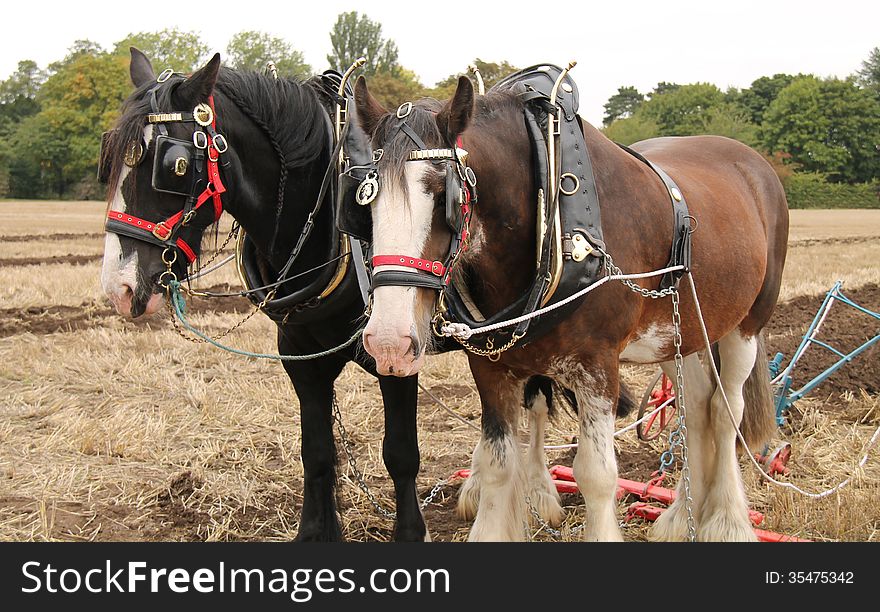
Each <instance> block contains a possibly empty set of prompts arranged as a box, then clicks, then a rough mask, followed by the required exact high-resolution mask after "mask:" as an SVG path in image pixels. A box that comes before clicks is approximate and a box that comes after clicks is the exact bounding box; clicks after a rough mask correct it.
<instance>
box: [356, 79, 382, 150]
mask: <svg viewBox="0 0 880 612" xmlns="http://www.w3.org/2000/svg"><path fill="white" fill-rule="evenodd" d="M354 105H355V108H356V109H357V116H358V120H359V121H360V123H361V129H363V130H364V132H366V133H367V134H369V135H370V136H372V135H373V132H375V131H376V126H377V125H379V120H380V119H382V117H384V116H385V115H387V114H388V111H387V110H385V107H384V106H382V105H381V104H379V101H378V100H376V98H374V97H373V94H371V93H370V90H369V89H367V79H365V78H364V77H363V75H361V76H359V77H358V79H357V82H356V83H355V84H354Z"/></svg>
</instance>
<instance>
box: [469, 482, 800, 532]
mask: <svg viewBox="0 0 880 612" xmlns="http://www.w3.org/2000/svg"><path fill="white" fill-rule="evenodd" d="M470 474H471V471H470V470H458V471H457V472H455V474H453V475H452V477H453V479H456V478H461V479H465V478H468V477H470ZM550 477H551V479H552V481H553V485H554V486H555V487H556V490H557V491H558V492H560V493H579V492H580V490H579V489H578V486H577V483H576V482H575V480H574V472H573V471H572V469H571V468H570V467H565V466H563V465H554V466H553V467H551V468H550ZM661 481H662V476H660V477H657V478H654V479H653V480H650V481H648V482H637V481H635V480H627V479H626V478H618V479H617V499H618V500H622V499H624V498H625V497H626V496H627V495H635V496H636V497H638V498H639V501H637V502H634V503H632V504H630V506H629V508H628V509H627V513H626V518H624V521H626V522H629V521H631V520H633V519H634V518H637V517H638V518H642V519H645V520H648V521H654V520H657V518H658V517H659V516H660V515H661V514H663V512H665V511H666V508H662V507H660V506H655V505H653V504H651V503H648V501H655V502H660V503H662V504H666V505H667V506H668V505H669V504H671V503H672V502H673V501H675V491H673V490H672V489H668V488H666V487H662V486H660V484H659V483H660V482H661ZM749 520H750V521H751V523H752V526H753V527H754V529H755V535H756V536H757V538H758V540H760V541H761V542H809V541H810V540H804V539H802V538H797V537H794V536H789V535H785V534H781V533H776V532H774V531H766V530H764V529H758V527H757V526H758V525H760V524H761V523H763V522H764V515H763V514H762V513H760V512H758V511H756V510H749Z"/></svg>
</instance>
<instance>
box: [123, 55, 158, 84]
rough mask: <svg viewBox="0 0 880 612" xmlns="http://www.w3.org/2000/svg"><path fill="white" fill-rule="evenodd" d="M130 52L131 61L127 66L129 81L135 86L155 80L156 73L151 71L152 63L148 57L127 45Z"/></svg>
mask: <svg viewBox="0 0 880 612" xmlns="http://www.w3.org/2000/svg"><path fill="white" fill-rule="evenodd" d="M128 51H129V52H130V53H131V62H130V63H129V66H128V72H129V74H130V75H131V82H132V83H134V86H135V87H140V86H141V85H144V84H146V83H149V82H150V81H155V80H156V73H155V72H153V65H152V64H151V63H150V60H149V58H147V56H146V55H144V54H143V52H142V51H141V50H140V49H138V48H136V47H129V48H128Z"/></svg>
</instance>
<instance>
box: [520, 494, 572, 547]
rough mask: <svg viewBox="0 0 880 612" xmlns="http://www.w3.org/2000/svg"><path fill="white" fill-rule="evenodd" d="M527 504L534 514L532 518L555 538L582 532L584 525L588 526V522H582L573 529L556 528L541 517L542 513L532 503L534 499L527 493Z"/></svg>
mask: <svg viewBox="0 0 880 612" xmlns="http://www.w3.org/2000/svg"><path fill="white" fill-rule="evenodd" d="M526 505H527V506H528V507H529V514H531V515H532V518H533V519H535V522H536V523H538V526H539V527H540V528H541V529H543V530H544V531H546V532H547V533H549V534H550V535H551V536H553V537H554V538H565V537H567V536H573V535H576V534H577V533H580V532H581V531H582V530H583V529H584V527H586V526H587V524H586V523H581V524H580V525H575V526H574V527H572V528H571V529H556V528H554V527H551V526H550V524H549V523H548V522H547V521H545V520H544V519H543V518H541V515H540V514H538V511H537V510H536V509H535V506H534V504H532V499H531V498H530V497H529V496H528V495H526Z"/></svg>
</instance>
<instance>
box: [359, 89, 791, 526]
mask: <svg viewBox="0 0 880 612" xmlns="http://www.w3.org/2000/svg"><path fill="white" fill-rule="evenodd" d="M355 99H356V103H357V112H358V115H359V117H360V119H361V123H362V125H363V126H364V128H365V129H366V131H367V132H368V133H369V134H370V135H371V137H372V140H373V146H374V148H375V149H382V150H383V154H382V157H381V159H380V160H379V162H378V171H379V183H380V184H381V186H382V187H381V189H380V190H379V193H378V197H376V199H375V200H374V201H373V202H372V204H371V206H372V217H373V234H374V249H375V253H376V254H379V255H383V254H403V255H406V256H409V257H414V258H424V260H428V261H432V260H440V261H442V260H443V258H444V257H446V253H447V250H448V249H449V248H450V247H449V245H450V228H449V225H448V223H446V222H444V220H445V216H444V210H443V203H444V202H445V201H446V194H445V190H446V185H447V181H446V177H445V173H446V172H451V171H452V168H453V167H454V166H450V165H446V168H445V170H444V168H443V167H442V166H441V165H438V164H436V163H432V162H431V161H430V160H424V161H420V160H418V159H417V158H418V156H415V157H416V159H415V160H413V158H412V157H411V156H410V153H411V152H412V151H413V150H414V149H419V148H421V149H428V148H434V147H438V148H439V147H446V148H453V147H455V146H456V145H458V146H459V147H462V148H463V149H465V150H467V151H468V157H467V164H468V166H469V167H470V168H471V169H472V170H473V172H474V174H475V175H476V177H477V178H478V179H479V194H480V198H479V202H478V203H477V204H476V206H475V207H474V210H473V212H472V218H471V219H470V222H469V225H470V228H469V233H470V240H469V245H468V248H467V250H466V251H463V252H462V254H461V257H460V258H459V262H458V268H459V270H458V272H457V274H458V278H459V280H458V281H456V282H466V284H467V288H468V290H469V293H470V296H471V297H472V299H473V302H474V303H475V304H476V306H477V307H478V308H479V310H480V311H482V312H484V313H495V312H498V311H500V310H501V309H503V308H504V307H505V306H507V305H508V304H510V303H511V302H512V301H513V300H515V299H516V298H517V297H518V296H520V295H521V294H522V293H523V292H524V291H526V290H527V289H528V287H529V284H530V283H531V282H532V279H533V278H534V270H535V246H536V237H535V236H536V223H537V222H536V216H537V215H536V214H535V206H534V194H535V190H536V178H535V177H534V176H533V172H532V169H533V164H532V156H533V155H534V153H533V150H532V149H531V148H530V140H529V136H528V133H527V127H526V122H524V120H523V102H522V101H521V99H520V98H519V97H518V96H517V95H515V94H514V93H513V92H511V91H509V90H500V91H490V92H489V93H488V94H487V95H484V96H479V97H476V99H475V95H474V90H473V86H472V85H471V83H470V81H469V80H468V79H466V78H464V77H462V78H461V79H460V80H459V83H458V88H457V90H456V92H455V95H454V97H453V98H452V99H451V100H450V101H448V102H447V103H445V104H441V103H438V102H436V101H433V100H423V101H419V102H416V103H415V105H414V106H413V108H412V109H408V108H407V109H405V113H408V114H407V115H406V119H405V122H406V124H407V127H408V130H407V132H405V131H404V130H402V129H400V125H401V123H402V122H401V119H400V115H401V112H400V109H399V110H398V113H397V114H396V115H395V114H393V113H388V112H387V111H386V110H385V109H384V108H383V107H382V106H381V105H380V104H379V103H378V102H377V101H376V100H375V98H373V97H372V96H371V95H370V93H369V91H368V89H367V86H366V82H365V81H364V80H363V78H361V79H359V81H358V83H357V86H356V95H355ZM401 108H404V107H401ZM579 121H580V128H581V130H582V132H583V134H584V137H585V140H586V144H587V149H588V151H589V155H590V157H591V159H592V164H593V173H594V175H595V182H596V191H597V193H598V198H599V202H600V206H601V216H602V227H603V230H604V239H605V244H606V245H607V247H606V250H607V253H608V254H609V255H612V256H613V258H614V262H615V263H616V265H617V266H618V267H620V268H621V269H622V270H623V271H624V272H630V273H635V272H646V271H650V270H657V269H660V268H663V267H664V266H665V265H666V263H667V261H668V259H669V254H670V249H671V244H672V238H673V237H672V231H671V225H672V223H671V218H672V212H671V207H670V192H669V191H668V190H667V188H666V187H665V186H664V184H663V183H662V182H661V180H660V179H659V178H658V175H657V174H655V173H654V172H653V171H652V170H651V169H650V168H649V167H648V166H647V165H646V164H645V163H643V162H642V161H639V160H638V159H636V158H635V157H633V156H632V155H631V154H630V153H627V152H625V151H624V150H622V149H621V148H620V147H618V146H617V145H616V144H614V143H612V142H611V141H609V140H608V139H607V138H605V136H603V135H602V134H601V133H600V132H599V131H597V130H596V129H595V128H593V127H592V126H590V125H589V124H587V123H586V122H584V121H582V120H579ZM413 133H414V134H415V135H416V136H417V138H418V140H421V141H422V144H423V145H424V146H423V147H418V146H415V145H414V144H413V137H412V134H413ZM633 149H635V150H637V151H638V152H640V153H641V154H642V155H644V156H645V157H647V158H649V159H650V160H651V161H653V162H654V163H655V164H657V165H658V166H660V167H662V168H663V169H664V170H665V171H666V172H667V173H668V174H669V175H671V176H672V177H673V178H674V180H675V181H676V182H677V184H678V185H679V186H680V189H681V191H682V192H683V193H684V194H685V196H686V199H687V203H688V206H689V211H690V215H691V216H692V217H693V218H694V219H695V220H696V223H697V229H696V231H695V233H694V235H693V246H692V248H693V250H692V265H691V268H690V271H691V273H692V275H693V282H694V284H695V286H696V288H697V291H698V296H699V301H700V304H701V306H702V312H703V316H704V320H705V324H706V327H707V329H708V335H709V338H710V339H711V341H712V342H713V343H717V356H716V358H717V359H719V360H720V364H721V381H722V387H723V392H724V393H726V396H727V398H728V400H729V404H730V407H731V408H732V412H733V416H734V419H736V420H737V421H738V422H741V425H740V426H741V430H742V432H743V434H744V436H745V439H746V442H747V444H749V445H750V446H753V445H757V444H760V443H762V442H763V441H764V440H766V438H768V437H769V435H770V434H771V433H772V431H773V430H774V422H773V406H772V401H771V396H770V393H769V381H768V376H767V369H766V355H765V354H764V350H763V345H762V343H761V329H762V328H763V327H764V325H765V324H766V323H767V321H768V319H769V318H770V315H771V313H772V311H773V308H774V306H775V304H776V300H777V297H778V294H779V287H780V283H781V280H782V270H783V265H784V263H785V254H786V243H787V236H788V209H787V204H786V200H785V194H784V192H783V189H782V186H781V185H780V183H779V180H778V179H777V177H776V175H775V174H774V172H773V170H772V168H771V167H770V166H769V165H768V164H767V163H766V162H765V161H764V159H763V158H762V157H761V156H760V155H758V154H757V153H756V152H755V151H753V150H752V149H750V148H749V147H747V146H745V145H743V144H741V143H739V142H736V141H734V140H730V139H727V138H721V137H716V136H695V137H684V138H657V139H652V140H647V141H644V142H641V143H638V144H636V145H634V146H633ZM406 162H409V163H406ZM447 215H448V213H447ZM379 261H382V260H379ZM386 261H387V260H386ZM374 263H376V262H375V261H374ZM395 269H396V270H399V272H398V274H401V273H410V274H413V273H414V271H413V270H412V269H410V267H396V266H390V265H379V266H377V267H376V268H375V269H374V275H375V274H378V273H380V272H382V271H388V270H395ZM683 283H684V284H683V285H682V287H683V288H684V287H686V286H687V284H686V281H683ZM377 284H378V283H375V281H374V293H373V308H372V313H371V316H370V320H369V323H368V325H367V327H366V329H365V330H364V346H365V347H366V349H367V350H368V351H369V352H370V354H371V355H373V356H374V357H375V358H376V362H377V364H378V368H379V372H380V373H383V374H396V375H399V376H406V375H409V374H412V373H414V372H416V371H417V370H418V369H419V367H420V366H421V364H422V362H423V357H424V352H425V348H426V347H427V346H428V345H429V343H430V338H431V335H432V315H433V314H434V312H435V308H437V305H436V301H437V293H436V292H434V291H431V290H430V289H426V288H425V287H424V286H395V285H394V284H393V283H386V284H382V286H376V285H377ZM400 284H401V285H406V283H400ZM639 284H640V285H641V286H642V287H644V288H646V289H652V290H654V289H657V288H658V285H659V280H658V278H656V277H655V278H650V279H644V280H640V281H639ZM680 303H681V307H680V310H681V336H682V339H683V341H682V345H681V352H682V354H683V355H685V357H684V360H683V368H682V369H683V374H684V381H685V390H686V391H685V393H686V395H685V396H684V397H685V398H686V399H687V401H688V406H689V410H688V415H687V416H688V419H687V431H688V438H687V443H688V448H689V455H690V462H689V463H690V492H691V495H692V498H693V503H692V509H693V515H694V518H695V521H696V530H697V537H698V538H699V539H701V540H754V539H755V538H754V534H753V532H752V529H751V528H750V524H749V519H748V513H747V509H748V508H747V500H746V496H745V492H744V489H743V486H742V479H741V475H740V471H739V466H738V462H737V448H738V447H737V443H736V432H735V430H734V428H733V426H732V424H731V421H730V418H729V414H728V411H727V407H726V405H725V402H724V400H723V397H722V390H721V389H717V388H716V386H715V385H714V384H713V383H712V382H711V381H710V378H709V377H708V376H707V374H706V370H705V368H704V366H703V364H702V362H701V361H700V357H699V355H698V351H700V350H701V349H702V348H703V346H704V344H703V342H702V336H701V332H700V328H699V321H698V318H697V315H696V309H695V304H694V301H693V299H691V297H690V291H689V290H687V291H682V292H681V298H680ZM671 321H672V306H671V300H670V299H668V298H667V299H655V300H651V299H645V298H643V297H641V296H640V295H638V294H637V293H635V292H633V291H631V290H630V289H629V288H627V287H625V286H624V285H623V284H621V283H617V282H607V283H605V284H604V285H602V286H601V287H599V288H597V289H596V290H595V291H593V292H591V293H589V294H588V295H587V296H586V298H585V299H584V300H583V301H582V302H581V303H580V304H579V305H578V306H577V308H576V309H574V310H573V312H572V313H571V314H569V315H568V316H567V317H566V318H565V320H564V321H563V323H562V324H559V325H556V326H555V327H554V328H553V329H551V330H550V331H549V332H547V333H546V334H544V335H543V336H542V337H540V338H538V339H535V340H534V341H532V342H530V343H529V344H528V345H527V346H525V347H519V346H515V347H513V348H511V349H510V350H507V351H506V352H504V353H503V354H500V356H499V357H500V358H499V359H498V360H497V361H493V360H492V359H487V358H485V357H482V356H479V355H475V354H469V362H470V367H471V371H472V373H473V376H474V380H475V382H476V385H477V388H478V390H479V393H480V398H481V400H482V404H483V416H482V438H481V441H480V443H479V445H478V446H477V449H476V451H475V453H474V457H473V474H474V477H473V478H471V479H470V482H469V484H468V485H467V486H466V488H465V490H463V492H462V496H461V499H460V502H459V503H460V509H461V510H463V512H464V513H465V514H466V515H467V514H470V513H472V512H473V510H474V507H473V506H474V505H475V506H476V519H475V522H474V524H473V527H472V529H471V533H470V538H471V539H472V540H510V539H518V538H520V537H521V536H522V533H523V531H522V525H523V522H524V520H525V502H524V498H525V496H524V494H523V488H524V486H525V484H524V483H523V482H521V478H520V477H519V476H518V474H519V473H520V463H521V461H522V459H521V458H520V454H519V450H518V445H517V418H518V415H519V410H518V407H519V399H520V398H521V397H522V386H523V384H524V381H526V380H527V379H528V377H529V376H532V375H536V374H542V375H546V376H549V377H551V378H553V379H555V380H557V381H559V382H560V383H562V384H563V385H564V386H566V387H568V388H570V389H572V390H574V393H575V396H576V399H577V404H578V407H579V408H578V410H579V428H580V431H579V441H580V446H579V448H578V451H577V456H576V458H575V461H574V474H575V478H576V480H577V484H578V486H579V488H580V490H581V492H582V494H583V497H584V501H585V505H586V517H585V518H586V522H585V529H584V537H585V539H587V540H619V539H620V537H621V536H620V531H619V529H618V521H617V517H616V514H615V489H616V478H617V466H616V460H615V455H614V447H613V443H612V433H613V424H614V414H613V411H614V405H615V398H616V397H617V393H618V386H619V363H620V362H621V361H623V362H630V363H659V364H661V367H662V368H663V369H664V371H666V372H667V373H668V374H670V375H674V373H675V367H674V361H673V358H674V355H675V349H674V345H673V344H674V343H673V325H672V323H671ZM548 486H549V485H548ZM683 489H684V487H683V483H682V482H680V483H679V493H680V495H679V496H678V500H679V501H676V503H674V504H673V506H672V507H671V508H670V510H669V511H667V512H666V513H665V514H664V515H663V516H662V518H661V520H659V521H658V522H657V524H656V525H655V527H654V530H653V533H652V537H653V538H654V539H658V540H682V539H685V537H686V535H687V527H688V525H687V524H688V521H687V515H686V514H687V513H686V512H685V503H684V501H683V498H684V495H683V494H682V492H683Z"/></svg>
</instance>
